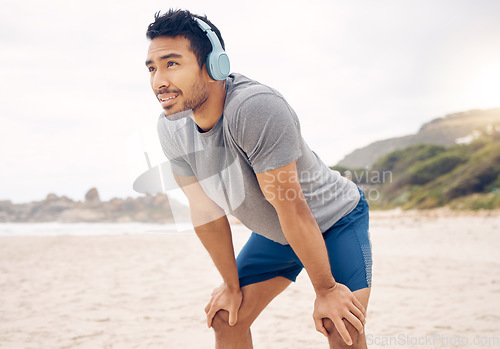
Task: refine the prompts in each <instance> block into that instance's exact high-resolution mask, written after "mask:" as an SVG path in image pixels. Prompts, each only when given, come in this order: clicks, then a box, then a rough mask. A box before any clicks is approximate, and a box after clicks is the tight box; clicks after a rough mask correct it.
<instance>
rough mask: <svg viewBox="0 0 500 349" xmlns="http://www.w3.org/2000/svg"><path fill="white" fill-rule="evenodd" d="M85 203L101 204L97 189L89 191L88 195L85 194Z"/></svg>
mask: <svg viewBox="0 0 500 349" xmlns="http://www.w3.org/2000/svg"><path fill="white" fill-rule="evenodd" d="M85 202H87V203H97V202H101V199H100V198H99V193H98V192H97V189H96V188H92V189H89V191H88V192H87V194H85Z"/></svg>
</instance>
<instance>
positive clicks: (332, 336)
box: [323, 319, 366, 349]
mask: <svg viewBox="0 0 500 349" xmlns="http://www.w3.org/2000/svg"><path fill="white" fill-rule="evenodd" d="M343 321H344V325H345V326H346V328H347V331H348V332H349V335H350V336H351V339H352V345H351V346H349V345H347V344H346V342H345V341H344V339H343V338H342V336H341V335H340V333H339V332H338V331H337V328H336V327H335V325H334V324H333V321H332V320H330V319H323V326H325V328H326V330H327V331H328V341H329V342H330V343H331V344H333V347H334V348H349V349H354V348H366V340H365V336H364V334H360V333H359V332H358V330H357V329H356V328H355V327H354V326H353V325H351V323H350V322H349V321H347V320H346V319H343Z"/></svg>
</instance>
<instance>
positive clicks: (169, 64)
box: [167, 62, 178, 67]
mask: <svg viewBox="0 0 500 349" xmlns="http://www.w3.org/2000/svg"><path fill="white" fill-rule="evenodd" d="M174 65H178V63H176V62H168V63H167V67H173V66H174Z"/></svg>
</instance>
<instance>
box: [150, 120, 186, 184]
mask: <svg viewBox="0 0 500 349" xmlns="http://www.w3.org/2000/svg"><path fill="white" fill-rule="evenodd" d="M163 127H164V126H162V125H161V122H159V123H158V137H159V139H160V144H161V148H162V150H163V153H164V154H165V156H166V157H167V159H168V160H169V161H170V164H171V168H172V172H173V173H174V174H176V175H179V176H185V177H190V176H194V172H193V170H192V169H191V166H190V165H189V163H188V162H187V161H186V157H187V156H188V154H183V152H182V149H181V148H179V147H176V146H175V144H174V143H175V142H173V141H172V140H171V139H169V138H170V135H169V134H168V133H167V132H166V130H165V129H164V128H163Z"/></svg>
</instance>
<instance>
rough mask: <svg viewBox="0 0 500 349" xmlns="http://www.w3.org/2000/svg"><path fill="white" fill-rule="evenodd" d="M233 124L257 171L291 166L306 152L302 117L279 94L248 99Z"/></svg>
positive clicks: (239, 140) (242, 147)
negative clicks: (302, 141)
mask: <svg viewBox="0 0 500 349" xmlns="http://www.w3.org/2000/svg"><path fill="white" fill-rule="evenodd" d="M233 127H234V129H235V130H236V132H235V133H236V142H237V143H238V145H239V147H240V148H241V149H243V151H244V152H245V153H246V155H247V157H248V160H249V162H250V164H251V166H252V168H253V170H254V172H255V173H261V172H266V171H270V170H274V169H276V168H279V167H282V166H285V165H288V164H289V163H291V162H293V161H294V160H297V159H298V158H299V157H300V156H301V155H302V153H301V150H300V126H299V122H298V119H297V117H296V115H295V113H294V112H293V110H292V109H291V108H290V106H289V105H288V104H287V103H286V102H285V100H284V99H283V98H282V97H280V96H278V95H275V94H271V93H262V94H258V95H255V96H252V97H250V98H248V99H247V100H245V101H244V102H243V103H242V104H241V106H240V108H239V110H238V113H237V117H236V118H235V120H234V123H233Z"/></svg>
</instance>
